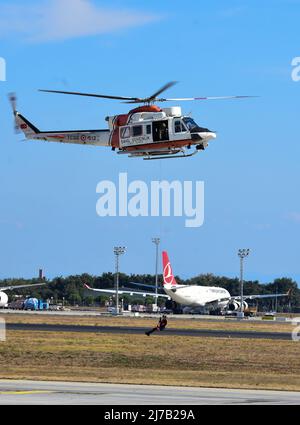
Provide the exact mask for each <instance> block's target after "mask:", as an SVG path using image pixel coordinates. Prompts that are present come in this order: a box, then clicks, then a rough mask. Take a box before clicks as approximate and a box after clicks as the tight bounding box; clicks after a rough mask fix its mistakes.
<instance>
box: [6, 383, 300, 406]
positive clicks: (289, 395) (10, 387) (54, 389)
mask: <svg viewBox="0 0 300 425" xmlns="http://www.w3.org/2000/svg"><path fill="white" fill-rule="evenodd" d="M0 404H1V405H13V404H17V405H30V404H35V405H46V404H47V405H66V404H67V405H129V406H130V405H131V406H133V405H174V406H175V405H176V406H179V405H213V404H222V405H232V404H235V405H236V404H266V405H268V404H269V405H274V404H295V405H299V404H300V392H286V391H262V390H259V391H255V390H228V389H214V388H192V387H169V386H168V387H162V386H153V385H149V386H144V385H121V384H93V383H91V384H89V383H76V382H43V381H41V382H35V381H10V380H0Z"/></svg>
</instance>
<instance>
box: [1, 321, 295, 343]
mask: <svg viewBox="0 0 300 425" xmlns="http://www.w3.org/2000/svg"><path fill="white" fill-rule="evenodd" d="M6 329H7V330H8V331H9V330H15V331H33V332H34V331H39V332H93V333H111V334H127V335H128V334H140V335H144V334H145V331H147V330H149V328H144V327H129V326H90V325H88V326H87V325H59V324H58V325H56V324H37V323H35V324H32V323H7V324H6ZM174 335H176V336H193V337H213V338H248V339H273V340H287V341H291V340H292V334H291V333H289V332H255V331H231V330H213V329H174V328H166V329H165V330H164V331H163V332H155V334H153V335H151V336H150V338H153V337H157V336H159V337H165V336H174ZM145 337H146V336H145ZM146 338H147V337H146Z"/></svg>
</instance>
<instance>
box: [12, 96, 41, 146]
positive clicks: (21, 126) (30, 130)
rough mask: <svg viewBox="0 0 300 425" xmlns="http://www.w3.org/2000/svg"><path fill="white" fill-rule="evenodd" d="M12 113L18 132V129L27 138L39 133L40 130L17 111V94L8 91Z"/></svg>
mask: <svg viewBox="0 0 300 425" xmlns="http://www.w3.org/2000/svg"><path fill="white" fill-rule="evenodd" d="M8 98H9V101H10V104H11V107H12V110H13V114H14V117H15V130H16V132H19V131H20V130H21V131H22V132H23V133H24V134H25V136H26V138H27V139H30V138H31V137H32V136H34V135H36V134H38V133H40V130H39V129H38V128H36V127H35V126H34V125H33V124H32V123H31V122H29V121H28V120H27V119H26V118H25V117H23V115H21V114H20V113H19V112H18V111H17V96H16V94H15V93H10V94H9V95H8Z"/></svg>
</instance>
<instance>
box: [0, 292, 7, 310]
mask: <svg viewBox="0 0 300 425" xmlns="http://www.w3.org/2000/svg"><path fill="white" fill-rule="evenodd" d="M7 303H8V296H7V295H6V294H5V292H0V308H1V307H6V306H7Z"/></svg>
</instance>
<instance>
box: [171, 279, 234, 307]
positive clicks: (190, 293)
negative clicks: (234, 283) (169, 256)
mask: <svg viewBox="0 0 300 425" xmlns="http://www.w3.org/2000/svg"><path fill="white" fill-rule="evenodd" d="M164 289H165V292H166V294H167V295H169V296H170V297H171V298H172V300H173V301H175V302H176V303H177V304H182V305H184V306H188V307H203V308H205V307H207V306H208V305H211V306H213V307H214V308H224V307H226V306H227V305H228V303H229V300H230V293H229V292H228V291H227V290H226V289H224V288H219V287H207V286H183V285H182V286H181V285H178V286H176V287H174V288H171V289H167V288H166V287H165V288H164Z"/></svg>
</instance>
